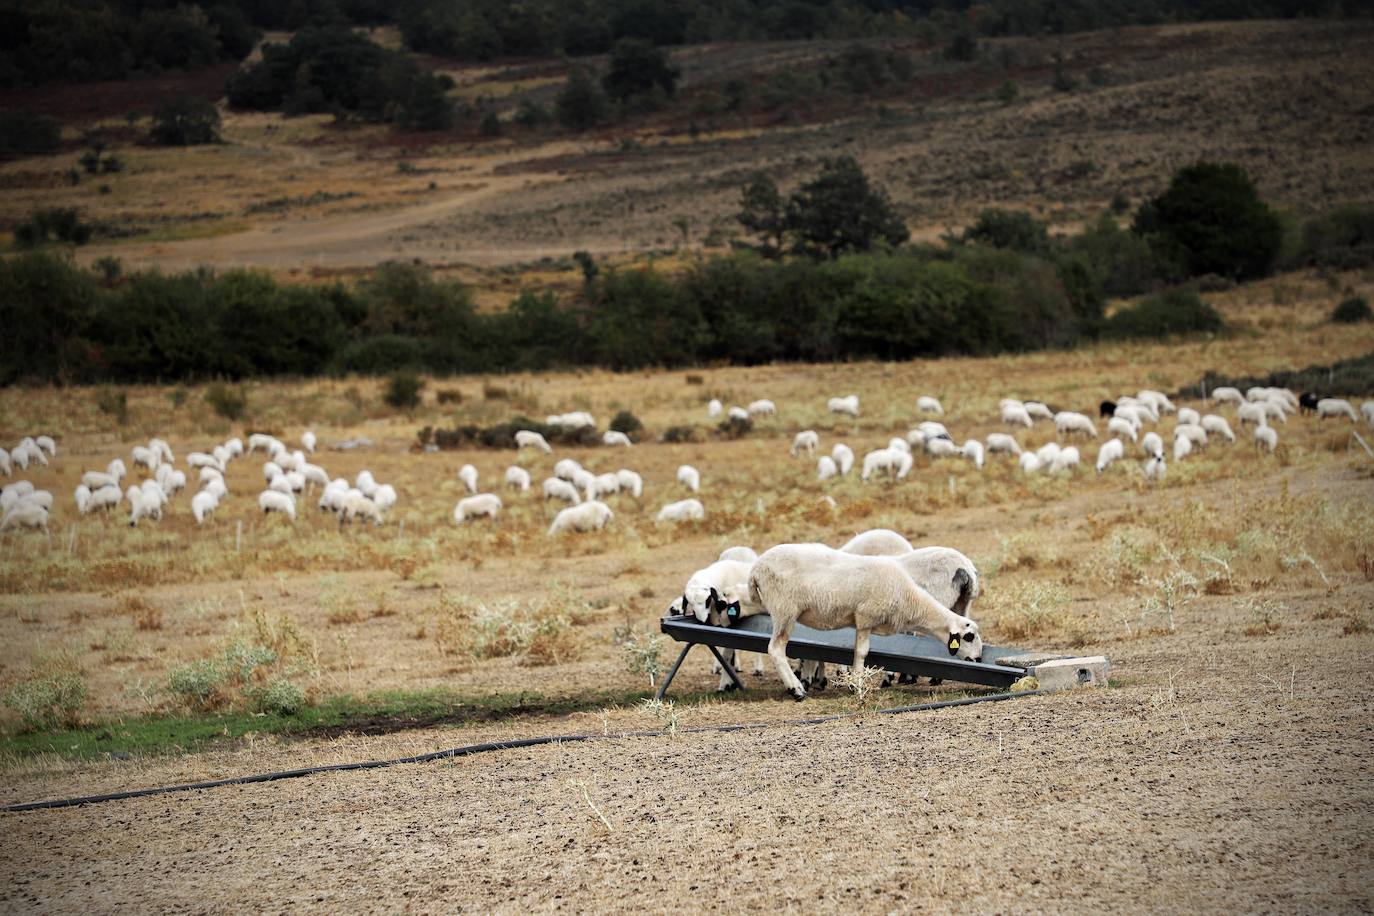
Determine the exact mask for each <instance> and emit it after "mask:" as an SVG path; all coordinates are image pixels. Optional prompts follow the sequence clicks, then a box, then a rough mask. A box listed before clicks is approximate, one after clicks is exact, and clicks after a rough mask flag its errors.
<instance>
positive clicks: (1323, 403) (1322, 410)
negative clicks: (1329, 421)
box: [1317, 398, 1359, 423]
mask: <svg viewBox="0 0 1374 916" xmlns="http://www.w3.org/2000/svg"><path fill="white" fill-rule="evenodd" d="M1327 417H1349V418H1350V422H1351V423H1354V422H1356V421H1357V420H1358V419H1359V418H1358V417H1356V416H1355V408H1353V407H1351V406H1350V402H1349V401H1347V400H1346V399H1345V398H1322V399H1321V400H1320V401H1318V402H1317V419H1319V420H1325V419H1326V418H1327Z"/></svg>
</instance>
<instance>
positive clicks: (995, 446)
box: [983, 433, 1021, 455]
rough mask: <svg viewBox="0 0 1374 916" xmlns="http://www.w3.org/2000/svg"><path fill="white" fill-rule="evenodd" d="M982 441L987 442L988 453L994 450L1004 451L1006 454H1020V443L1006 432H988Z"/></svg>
mask: <svg viewBox="0 0 1374 916" xmlns="http://www.w3.org/2000/svg"><path fill="white" fill-rule="evenodd" d="M983 441H984V442H985V443H987V447H988V449H987V450H988V454H989V455H991V454H993V453H994V452H1004V453H1006V454H1008V455H1019V454H1021V444H1020V443H1019V442H1017V441H1016V440H1015V439H1013V438H1012V437H1011V436H1008V435H1007V434H1006V433H988V435H987V438H985V439H984V440H983Z"/></svg>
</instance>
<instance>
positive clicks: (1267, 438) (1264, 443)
mask: <svg viewBox="0 0 1374 916" xmlns="http://www.w3.org/2000/svg"><path fill="white" fill-rule="evenodd" d="M1254 437H1255V447H1256V448H1266V449H1268V450H1269V451H1270V453H1273V451H1274V449H1276V448H1278V447H1279V434H1278V431H1277V430H1276V429H1274V427H1272V426H1256V427H1255V432H1254Z"/></svg>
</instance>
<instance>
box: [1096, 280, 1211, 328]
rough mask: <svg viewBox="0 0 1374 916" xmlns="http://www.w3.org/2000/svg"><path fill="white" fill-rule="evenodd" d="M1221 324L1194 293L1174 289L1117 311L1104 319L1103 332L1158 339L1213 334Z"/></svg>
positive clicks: (1209, 307)
mask: <svg viewBox="0 0 1374 916" xmlns="http://www.w3.org/2000/svg"><path fill="white" fill-rule="evenodd" d="M1223 327H1225V323H1224V322H1223V321H1222V320H1221V315H1219V314H1218V313H1217V310H1216V309H1214V308H1212V307H1211V306H1210V305H1208V304H1207V303H1205V302H1203V301H1202V299H1200V298H1199V297H1198V294H1197V293H1196V292H1194V291H1193V290H1191V289H1188V288H1174V289H1171V290H1167V291H1165V292H1163V293H1160V294H1158V295H1155V296H1148V297H1146V298H1145V299H1142V300H1141V301H1140V302H1139V303H1137V304H1136V305H1133V306H1128V307H1126V308H1122V309H1120V310H1118V311H1117V313H1116V314H1114V315H1112V316H1111V317H1110V318H1108V319H1107V322H1106V325H1105V334H1106V336H1108V337H1119V338H1162V337H1170V336H1174V335H1184V334H1213V333H1216V332H1217V331H1220V330H1222V328H1223Z"/></svg>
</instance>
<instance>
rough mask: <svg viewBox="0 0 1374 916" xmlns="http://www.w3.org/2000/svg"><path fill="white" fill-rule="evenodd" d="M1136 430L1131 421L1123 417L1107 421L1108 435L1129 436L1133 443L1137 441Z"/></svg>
mask: <svg viewBox="0 0 1374 916" xmlns="http://www.w3.org/2000/svg"><path fill="white" fill-rule="evenodd" d="M1135 430H1136V428H1135V426H1134V425H1133V424H1132V423H1131V422H1130V421H1129V420H1126V419H1124V418H1122V417H1112V418H1111V419H1110V420H1108V421H1107V433H1108V434H1109V435H1113V436H1128V437H1130V440H1131V441H1132V442H1135V441H1136V432H1135Z"/></svg>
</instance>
